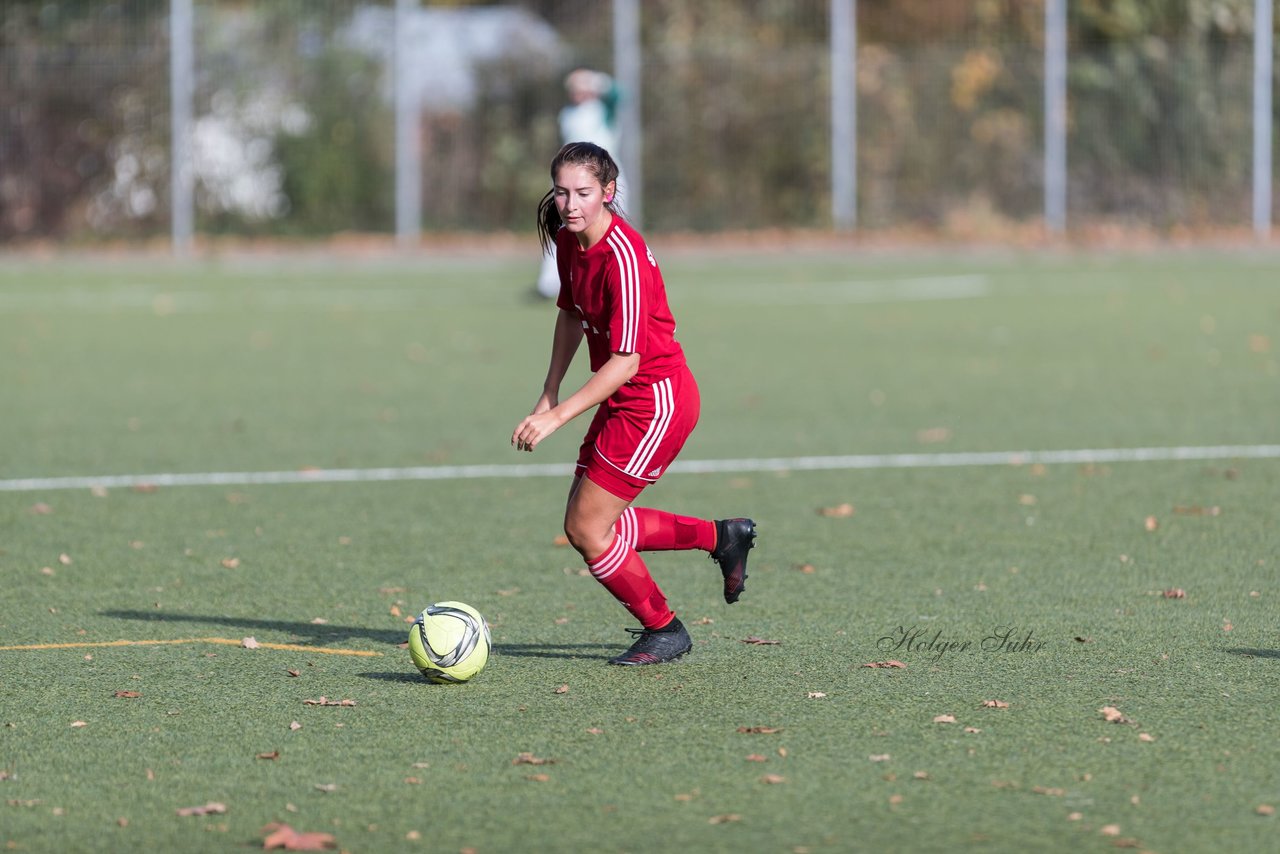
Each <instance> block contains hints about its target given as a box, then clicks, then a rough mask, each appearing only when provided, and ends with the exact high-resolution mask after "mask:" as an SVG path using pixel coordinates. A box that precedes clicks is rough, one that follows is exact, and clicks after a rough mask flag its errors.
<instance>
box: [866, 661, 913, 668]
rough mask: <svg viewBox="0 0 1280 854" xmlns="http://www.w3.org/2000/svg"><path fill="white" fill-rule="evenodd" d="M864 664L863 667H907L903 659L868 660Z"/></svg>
mask: <svg viewBox="0 0 1280 854" xmlns="http://www.w3.org/2000/svg"><path fill="white" fill-rule="evenodd" d="M862 666H863V667H897V668H902V667H906V666H907V665H905V664H903V663H902V662H901V661H894V660H893V659H890V660H889V661H868V662H867V663H866V664H864V665H862Z"/></svg>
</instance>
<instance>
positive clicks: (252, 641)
mask: <svg viewBox="0 0 1280 854" xmlns="http://www.w3.org/2000/svg"><path fill="white" fill-rule="evenodd" d="M240 645H241V646H242V647H244V648H245V649H257V648H258V641H257V639H256V638H251V637H250V638H245V639H244V640H242V641H240Z"/></svg>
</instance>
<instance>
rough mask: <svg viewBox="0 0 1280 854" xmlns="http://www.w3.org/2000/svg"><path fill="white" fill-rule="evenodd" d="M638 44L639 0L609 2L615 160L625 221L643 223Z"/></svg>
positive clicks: (641, 127)
mask: <svg viewBox="0 0 1280 854" xmlns="http://www.w3.org/2000/svg"><path fill="white" fill-rule="evenodd" d="M640 66H641V45H640V3H639V0H613V76H614V79H615V80H617V82H618V86H619V88H621V90H622V98H621V100H620V102H619V104H618V149H619V151H618V160H619V165H620V166H621V167H622V171H623V172H624V173H625V174H626V177H627V196H628V197H627V198H625V199H623V200H622V204H623V206H624V207H625V208H626V211H627V218H628V219H630V220H631V221H632V222H634V223H636V224H637V225H643V224H644V189H643V188H644V164H643V163H642V160H643V158H644V140H643V139H642V138H641V137H642V134H643V133H644V127H643V125H642V123H641V121H640V95H641V78H640V73H641V72H640Z"/></svg>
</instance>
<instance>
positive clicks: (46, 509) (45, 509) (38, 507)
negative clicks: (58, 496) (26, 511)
mask: <svg viewBox="0 0 1280 854" xmlns="http://www.w3.org/2000/svg"><path fill="white" fill-rule="evenodd" d="M31 512H32V513H34V514H36V515H37V516H48V515H49V514H50V513H52V512H53V508H52V507H50V506H49V505H48V504H45V503H44V502H43V501H41V502H38V503H36V504H32V505H31Z"/></svg>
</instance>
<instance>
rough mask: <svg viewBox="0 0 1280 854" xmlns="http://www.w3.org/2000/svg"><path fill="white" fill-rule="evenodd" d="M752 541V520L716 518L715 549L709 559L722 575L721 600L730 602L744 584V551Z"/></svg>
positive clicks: (743, 588)
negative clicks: (722, 598)
mask: <svg viewBox="0 0 1280 854" xmlns="http://www.w3.org/2000/svg"><path fill="white" fill-rule="evenodd" d="M755 544H756V523H755V522H753V521H751V520H750V519H717V520H716V550H715V551H713V552H712V553H711V559H712V560H714V561H715V562H716V563H718V564H720V574H721V575H723V576H724V601H726V602H728V603H729V604H730V605H732V604H733V603H734V602H737V601H738V597H739V596H741V595H742V591H743V590H745V589H746V586H747V552H749V551H751V549H752V548H754V547H755Z"/></svg>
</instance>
